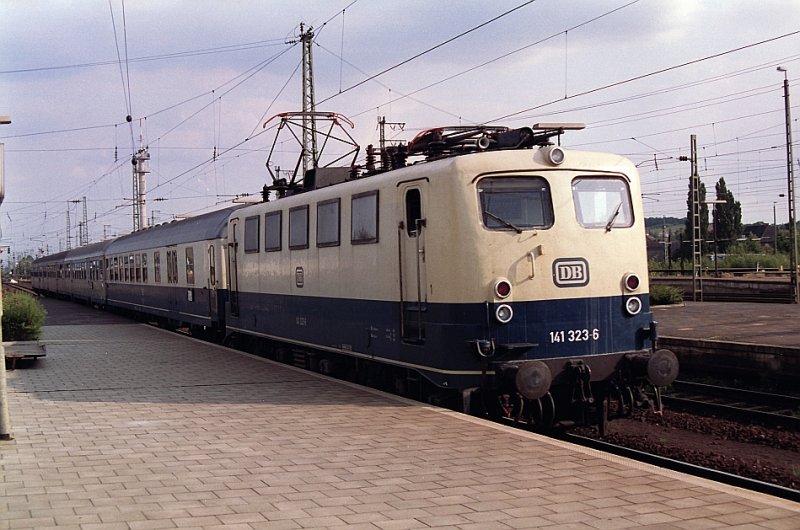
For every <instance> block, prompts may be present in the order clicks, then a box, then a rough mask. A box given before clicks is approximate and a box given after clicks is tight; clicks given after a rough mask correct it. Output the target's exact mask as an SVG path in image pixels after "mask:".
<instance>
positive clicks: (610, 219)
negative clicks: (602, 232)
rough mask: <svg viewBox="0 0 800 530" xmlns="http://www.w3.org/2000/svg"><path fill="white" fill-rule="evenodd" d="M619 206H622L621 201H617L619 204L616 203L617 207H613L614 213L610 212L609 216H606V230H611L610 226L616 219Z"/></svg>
mask: <svg viewBox="0 0 800 530" xmlns="http://www.w3.org/2000/svg"><path fill="white" fill-rule="evenodd" d="M620 208H622V201H619V204H617V207H616V208H615V209H614V213H612V214H611V217H609V218H608V222H607V223H606V232H611V227H612V226H613V225H614V221H616V220H617V216H618V215H619V210H620Z"/></svg>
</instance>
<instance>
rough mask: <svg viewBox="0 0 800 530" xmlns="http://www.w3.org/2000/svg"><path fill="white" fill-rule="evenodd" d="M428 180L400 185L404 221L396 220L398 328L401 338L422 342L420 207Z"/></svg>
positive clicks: (423, 227)
mask: <svg viewBox="0 0 800 530" xmlns="http://www.w3.org/2000/svg"><path fill="white" fill-rule="evenodd" d="M426 183H427V179H423V180H416V181H411V182H406V183H401V184H400V185H399V188H398V191H399V193H400V204H402V205H403V220H402V221H400V222H399V223H398V234H397V235H398V241H399V244H398V250H399V254H400V255H399V263H400V271H399V272H400V275H399V276H400V305H401V309H400V329H401V332H402V337H403V341H405V342H409V343H412V344H424V342H425V320H426V313H427V310H428V306H427V302H428V289H427V275H426V270H425V232H426V229H427V228H426V220H425V211H424V209H423V204H424V199H425V195H426V194H425V191H426V189H427V188H426Z"/></svg>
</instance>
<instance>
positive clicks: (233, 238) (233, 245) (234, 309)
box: [228, 218, 239, 317]
mask: <svg viewBox="0 0 800 530" xmlns="http://www.w3.org/2000/svg"><path fill="white" fill-rule="evenodd" d="M228 235H229V242H228V271H229V272H230V275H231V277H230V282H229V283H230V300H231V315H233V316H237V317H238V316H239V268H238V261H239V256H238V255H237V252H238V250H239V219H238V218H236V219H231V225H230V231H229V232H228Z"/></svg>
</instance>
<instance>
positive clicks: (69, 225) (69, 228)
mask: <svg viewBox="0 0 800 530" xmlns="http://www.w3.org/2000/svg"><path fill="white" fill-rule="evenodd" d="M73 202H75V201H67V250H72V223H70V220H69V209H70V204H72V203H73Z"/></svg>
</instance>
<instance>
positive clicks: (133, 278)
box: [128, 254, 136, 283]
mask: <svg viewBox="0 0 800 530" xmlns="http://www.w3.org/2000/svg"><path fill="white" fill-rule="evenodd" d="M128 266H129V267H130V268H131V283H133V282H134V281H136V262H135V261H134V259H133V254H131V255H130V258H129V261H128Z"/></svg>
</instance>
